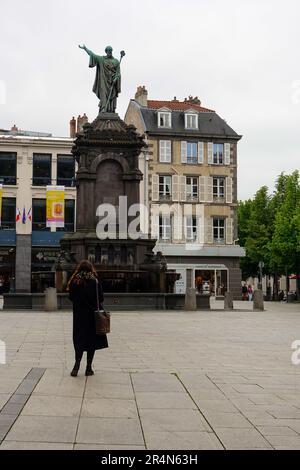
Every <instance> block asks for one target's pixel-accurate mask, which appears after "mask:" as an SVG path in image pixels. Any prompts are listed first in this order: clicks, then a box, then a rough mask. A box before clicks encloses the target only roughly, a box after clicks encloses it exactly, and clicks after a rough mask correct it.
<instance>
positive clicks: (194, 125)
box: [184, 112, 198, 129]
mask: <svg viewBox="0 0 300 470" xmlns="http://www.w3.org/2000/svg"><path fill="white" fill-rule="evenodd" d="M184 118H185V128H186V129H198V114H197V113H193V112H187V113H185V115H184Z"/></svg>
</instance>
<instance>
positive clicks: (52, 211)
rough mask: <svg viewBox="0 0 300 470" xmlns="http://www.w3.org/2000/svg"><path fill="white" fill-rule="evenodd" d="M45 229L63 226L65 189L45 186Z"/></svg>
mask: <svg viewBox="0 0 300 470" xmlns="http://www.w3.org/2000/svg"><path fill="white" fill-rule="evenodd" d="M46 225H47V227H64V226H65V187H64V186H47V189H46Z"/></svg>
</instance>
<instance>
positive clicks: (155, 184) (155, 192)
mask: <svg viewBox="0 0 300 470" xmlns="http://www.w3.org/2000/svg"><path fill="white" fill-rule="evenodd" d="M158 200H159V175H152V201H158Z"/></svg>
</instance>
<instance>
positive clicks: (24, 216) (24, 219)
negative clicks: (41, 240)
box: [22, 206, 26, 224]
mask: <svg viewBox="0 0 300 470" xmlns="http://www.w3.org/2000/svg"><path fill="white" fill-rule="evenodd" d="M22 224H26V212H25V206H24V207H23V215H22Z"/></svg>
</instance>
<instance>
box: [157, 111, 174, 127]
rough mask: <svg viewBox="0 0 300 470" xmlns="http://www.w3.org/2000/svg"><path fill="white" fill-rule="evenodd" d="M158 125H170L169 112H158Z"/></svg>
mask: <svg viewBox="0 0 300 470" xmlns="http://www.w3.org/2000/svg"><path fill="white" fill-rule="evenodd" d="M158 127H171V113H158Z"/></svg>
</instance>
